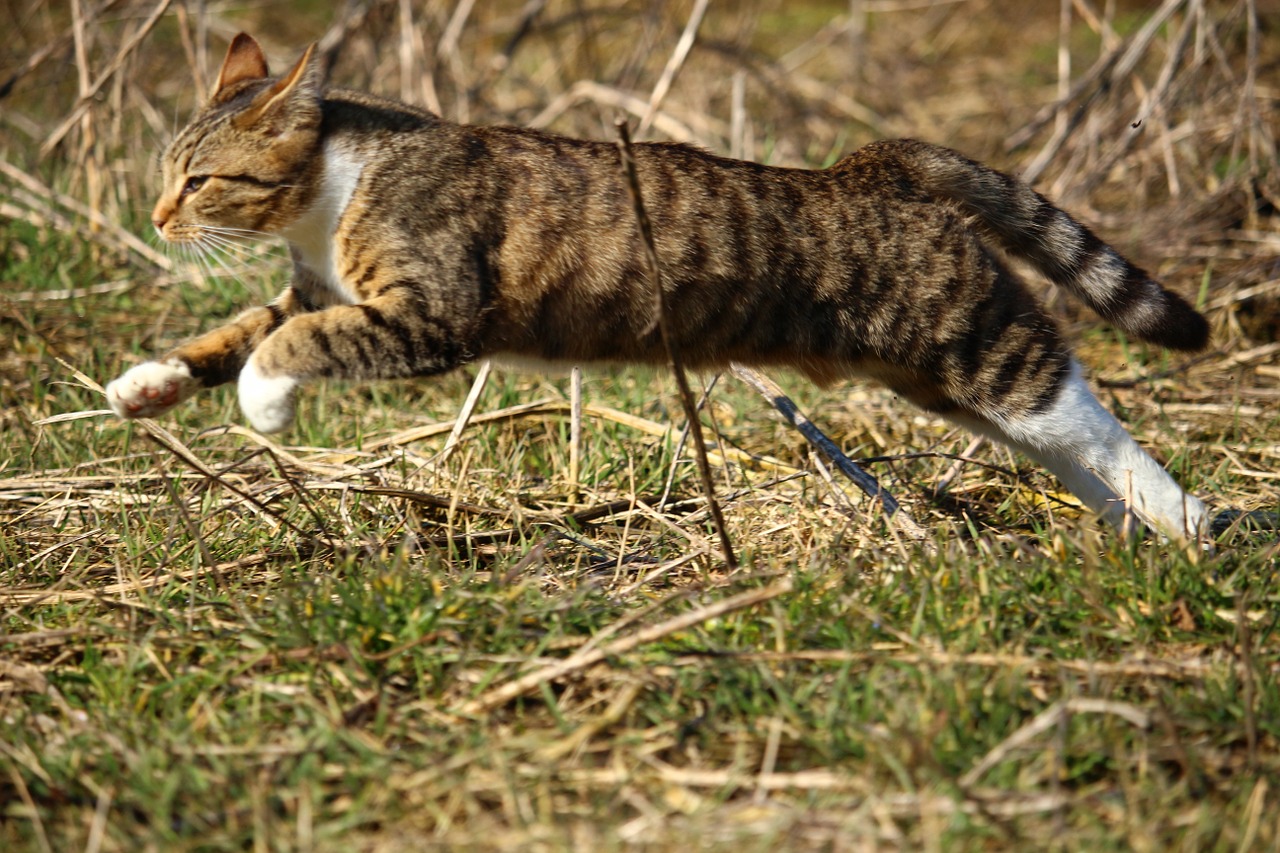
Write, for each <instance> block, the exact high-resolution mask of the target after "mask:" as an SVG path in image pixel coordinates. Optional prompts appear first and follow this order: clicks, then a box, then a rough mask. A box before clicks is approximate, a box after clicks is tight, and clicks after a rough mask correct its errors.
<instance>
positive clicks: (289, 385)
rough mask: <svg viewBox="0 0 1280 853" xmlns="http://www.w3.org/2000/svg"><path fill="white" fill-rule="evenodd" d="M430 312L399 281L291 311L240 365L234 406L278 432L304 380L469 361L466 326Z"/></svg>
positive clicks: (444, 367)
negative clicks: (341, 301)
mask: <svg viewBox="0 0 1280 853" xmlns="http://www.w3.org/2000/svg"><path fill="white" fill-rule="evenodd" d="M438 313H440V312H433V311H431V310H429V309H428V307H427V305H426V303H425V301H424V300H423V298H422V296H421V294H420V292H419V291H418V290H417V289H416V288H415V287H414V286H412V285H411V284H409V283H405V285H403V286H400V287H392V288H390V289H388V290H387V291H384V293H383V294H382V295H380V296H377V297H374V298H372V299H369V300H368V301H366V302H360V303H357V304H355V305H339V306H335V307H333V308H327V309H325V310H323V311H318V312H315V313H312V314H306V315H302V316H297V317H293V318H292V319H290V320H288V321H286V322H285V323H284V324H282V325H281V326H280V328H279V329H277V330H276V331H275V332H273V333H272V334H270V335H269V336H268V337H267V339H266V340H264V341H263V342H262V344H261V345H259V346H258V347H257V348H256V349H255V350H254V351H253V354H252V355H251V356H250V357H249V359H248V361H247V362H246V363H245V366H244V369H243V370H242V371H241V372H240V387H239V392H240V410H241V411H242V412H244V414H245V417H247V418H248V419H249V422H250V423H251V424H252V425H253V427H254V429H256V430H258V431H259V432H279V431H280V430H283V429H284V428H286V427H287V426H289V424H290V423H291V422H292V421H293V410H294V397H295V394H296V392H297V388H298V386H299V385H301V384H302V383H303V382H305V381H307V380H309V379H317V378H334V379H400V378H406V377H410V376H429V375H432V374H437V373H444V372H446V371H448V370H452V369H453V368H455V367H458V366H460V365H462V364H465V363H466V362H468V361H471V360H472V359H474V358H475V357H476V355H477V353H476V352H475V351H474V350H475V346H474V339H473V335H472V334H471V333H470V332H469V331H468V329H469V328H470V327H471V325H472V324H471V323H469V322H467V321H466V320H465V318H461V317H459V318H451V319H449V320H443V319H440V317H438V316H437V314H438Z"/></svg>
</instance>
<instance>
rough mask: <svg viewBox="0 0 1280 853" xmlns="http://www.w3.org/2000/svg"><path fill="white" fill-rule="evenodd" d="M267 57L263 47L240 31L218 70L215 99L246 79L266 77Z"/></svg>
mask: <svg viewBox="0 0 1280 853" xmlns="http://www.w3.org/2000/svg"><path fill="white" fill-rule="evenodd" d="M267 74H268V72H267V58H266V56H264V55H263V53H262V48H261V47H260V46H259V45H258V43H257V42H256V41H254V39H253V36H251V35H249V34H248V33H240V34H238V35H237V36H236V37H235V38H233V39H232V40H231V46H230V47H228V48H227V58H226V59H224V60H222V70H221V71H219V72H218V83H217V85H216V86H214V89H213V100H214V101H217V100H219V98H220V97H221V96H222V94H223V93H224V92H226V91H227V90H228V89H230V88H231V87H232V86H234V85H235V84H236V83H240V82H242V81H244V80H261V79H262V78H264V77H266V76H267Z"/></svg>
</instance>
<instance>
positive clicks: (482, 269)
mask: <svg viewBox="0 0 1280 853" xmlns="http://www.w3.org/2000/svg"><path fill="white" fill-rule="evenodd" d="M266 73H267V72H266V63H265V60H263V58H262V54H261V50H260V49H259V48H258V46H257V44H256V43H255V42H253V40H252V39H250V38H249V37H248V36H244V35H241V36H238V37H237V38H236V39H235V41H234V42H233V43H232V47H231V49H230V50H229V52H228V57H227V60H226V63H225V64H224V67H223V71H222V74H221V75H220V77H219V87H218V90H217V92H216V94H215V95H214V97H213V100H212V101H211V103H210V104H209V105H208V106H207V107H206V108H205V109H204V110H203V111H201V112H200V113H199V114H198V115H197V116H196V117H195V118H194V119H193V120H192V123H191V124H190V125H189V126H188V127H187V128H186V129H185V130H184V131H183V132H182V133H180V134H179V135H178V137H177V139H175V141H174V142H173V144H172V145H171V146H170V147H169V149H168V151H167V152H166V156H165V164H164V175H163V179H164V187H163V191H162V193H161V197H160V200H159V202H158V203H157V205H156V208H155V211H154V213H153V219H154V220H155V225H156V228H157V229H158V231H159V232H160V234H161V235H162V236H163V237H164V239H166V240H169V241H172V242H177V243H187V244H192V245H196V246H201V245H208V244H211V243H214V242H216V241H217V240H218V239H225V238H221V237H219V235H227V234H230V235H236V238H237V239H238V238H239V236H249V235H258V234H275V235H280V236H282V237H284V238H285V239H286V240H287V241H288V242H289V244H290V248H291V252H292V256H293V259H294V277H293V281H292V282H291V284H290V286H289V287H288V288H287V289H286V291H285V292H284V293H283V294H281V296H280V298H279V299H277V300H276V301H275V302H274V303H273V304H272V305H270V306H266V307H264V308H257V309H253V310H251V311H248V312H246V313H244V314H242V315H241V316H240V317H238V318H236V319H235V320H234V321H232V322H231V323H230V324H228V325H226V326H224V327H222V328H220V329H216V330H214V331H212V332H210V333H208V334H206V335H204V336H203V337H201V338H198V339H196V340H195V341H192V342H191V343H188V344H185V345H183V346H180V347H178V348H177V349H175V350H174V351H173V352H171V353H169V354H167V355H166V356H164V357H163V358H162V359H161V361H160V362H157V363H153V364H161V365H169V367H167V368H157V367H154V366H153V367H147V366H146V365H143V366H140V367H139V368H135V369H134V370H133V371H130V372H129V373H128V374H126V375H125V377H122V378H121V379H120V380H117V382H115V383H112V386H111V387H110V389H109V391H108V396H109V398H110V400H111V404H112V406H113V408H115V410H116V411H117V412H119V413H120V414H121V415H123V416H126V417H133V416H138V415H141V414H144V413H147V414H154V413H156V412H157V411H158V410H162V409H163V408H165V407H167V406H169V405H173V404H175V403H176V402H177V401H178V400H179V399H181V398H182V397H184V396H186V395H187V394H189V393H191V392H192V391H193V390H194V388H195V387H197V386H198V385H201V384H202V385H204V386H213V385H217V384H220V383H223V382H228V381H232V380H235V379H238V380H239V382H240V399H241V405H242V409H243V410H244V412H245V414H246V415H247V416H248V417H249V419H250V421H251V422H252V423H253V424H254V425H255V426H256V427H258V428H260V429H264V430H278V429H283V428H285V427H286V426H288V424H289V422H290V421H291V419H292V416H293V415H292V413H293V398H294V395H295V393H296V391H297V389H298V387H299V386H300V385H301V384H303V383H305V382H307V381H309V380H313V379H318V378H325V377H333V378H343V379H379V378H394V377H407V376H428V375H432V374H438V373H441V372H444V371H447V370H451V369H453V368H456V367H458V366H459V365H462V364H465V363H467V362H469V361H472V360H474V359H477V358H481V357H490V356H492V357H507V358H509V359H514V360H517V361H524V362H528V361H538V362H559V363H561V364H573V363H586V362H647V363H662V362H664V361H665V353H664V350H663V347H662V345H661V341H660V339H659V336H658V332H657V330H656V324H655V322H654V317H653V315H652V311H653V300H652V299H651V297H650V294H649V284H648V278H647V275H646V273H645V267H644V259H643V253H642V244H641V242H640V235H639V231H638V228H637V226H636V223H635V218H634V215H633V212H632V209H631V206H630V204H629V202H628V200H627V194H626V189H625V186H624V184H623V181H622V176H621V170H620V169H619V162H618V152H617V149H616V147H615V146H614V145H613V144H611V143H606V142H591V141H584V140H576V139H567V138H563V137H558V136H554V135H551V134H546V133H540V132H537V131H532V130H526V129H520V128H509V127H471V126H463V125H456V124H452V123H449V122H446V121H444V120H442V119H440V118H439V117H437V116H435V115H433V114H431V113H429V112H426V111H424V110H421V109H417V108H414V107H410V106H406V105H403V104H399V103H396V102H394V101H390V100H386V99H382V98H377V97H374V96H372V95H368V94H364V93H360V92H352V91H347V90H341V89H326V88H324V87H323V85H322V81H321V74H320V68H319V63H318V62H317V61H315V60H314V59H313V57H312V53H311V51H308V52H307V53H306V54H305V55H304V56H303V57H302V59H301V60H300V61H299V62H298V63H297V65H295V66H294V68H293V69H292V70H290V71H289V72H288V73H287V74H285V75H283V76H282V77H280V78H271V77H268V76H266ZM635 157H636V168H637V173H638V176H639V179H640V182H641V186H642V188H643V192H644V194H645V201H646V206H647V207H648V210H649V214H650V218H651V219H652V223H653V227H654V232H655V234H656V244H657V245H656V248H657V254H658V259H659V263H660V266H661V273H662V280H663V283H664V286H665V287H666V289H667V291H668V293H667V300H666V301H667V304H668V305H669V306H670V310H671V314H672V320H673V326H674V329H675V331H676V334H677V337H678V340H679V345H680V347H681V349H682V353H683V356H684V359H685V360H686V362H688V363H689V364H691V365H693V366H695V367H702V368H717V367H722V366H724V365H727V364H728V363H730V362H733V361H737V362H743V363H747V364H755V365H762V366H788V367H792V368H795V369H798V370H800V371H802V372H804V373H806V374H808V375H809V376H811V377H812V378H813V379H815V380H816V381H819V382H832V381H836V380H839V379H842V378H845V377H848V376H851V375H862V376H870V377H872V378H875V379H878V380H880V381H882V382H885V383H886V384H888V385H889V386H891V387H892V388H894V389H895V390H896V391H898V392H899V393H901V394H902V395H904V396H906V397H907V398H909V399H911V400H913V401H914V402H916V403H917V404H919V405H921V406H923V407H925V408H928V409H930V410H932V411H935V412H938V413H941V414H943V415H946V416H948V417H951V418H953V419H955V420H956V421H958V422H961V423H964V424H967V425H969V426H971V427H973V428H974V429H976V430H979V431H983V432H986V433H988V434H991V435H993V436H995V437H997V438H1000V439H1001V440H1004V441H1006V442H1008V443H1010V444H1012V445H1013V446H1016V447H1020V448H1022V449H1025V450H1027V452H1028V453H1030V454H1031V455H1033V457H1035V458H1039V459H1041V460H1042V461H1045V463H1046V464H1047V465H1049V467H1051V468H1054V470H1056V471H1058V472H1059V473H1060V475H1061V476H1063V477H1064V479H1067V480H1069V481H1071V482H1072V483H1074V484H1075V487H1078V488H1080V489H1081V491H1084V492H1086V493H1087V495H1085V496H1084V497H1085V498H1086V500H1090V501H1091V502H1092V503H1093V504H1094V506H1095V509H1098V510H1099V512H1101V513H1102V514H1104V515H1112V516H1114V515H1115V512H1113V511H1111V510H1112V509H1113V507H1110V506H1109V505H1108V504H1109V502H1113V501H1115V500H1119V498H1118V497H1117V496H1121V495H1127V494H1129V492H1128V491H1126V489H1131V488H1132V483H1128V482H1121V480H1122V479H1123V478H1124V477H1125V476H1128V475H1124V474H1123V473H1117V472H1123V471H1132V470H1133V468H1132V466H1131V465H1130V466H1128V467H1125V466H1126V465H1127V464H1128V463H1127V462H1124V460H1128V459H1131V458H1132V452H1131V448H1129V447H1128V445H1124V444H1123V442H1119V441H1116V440H1113V439H1114V434H1115V429H1116V428H1119V425H1118V424H1115V427H1114V428H1113V427H1112V426H1111V425H1110V424H1109V423H1106V422H1104V421H1105V419H1104V418H1102V415H1097V424H1096V429H1094V430H1093V431H1092V432H1090V431H1088V430H1085V431H1084V432H1082V433H1081V434H1082V435H1095V436H1101V437H1103V438H1099V439H1098V441H1099V442H1102V444H1104V445H1105V447H1104V448H1103V449H1102V450H1100V451H1099V452H1098V454H1092V455H1091V453H1092V451H1093V450H1094V449H1096V448H1094V447H1093V444H1091V443H1090V441H1091V440H1086V441H1085V442H1084V444H1081V443H1080V441H1078V440H1077V439H1078V438H1079V436H1073V435H1072V434H1071V431H1070V429H1069V428H1067V427H1066V426H1064V425H1068V424H1069V422H1070V419H1069V418H1064V417H1063V416H1062V415H1063V407H1064V406H1074V405H1076V402H1071V401H1077V402H1078V401H1079V399H1081V398H1080V396H1079V388H1080V387H1084V386H1083V385H1082V383H1081V382H1080V380H1079V379H1078V369H1077V367H1076V366H1075V364H1074V362H1073V361H1072V359H1071V356H1070V349H1069V347H1068V345H1067V343H1066V342H1065V341H1064V340H1063V338H1062V336H1061V334H1060V333H1059V331H1058V329H1057V328H1056V326H1055V324H1054V323H1053V321H1052V320H1051V319H1050V318H1049V317H1048V316H1047V315H1046V314H1045V312H1044V311H1043V310H1042V309H1041V308H1040V306H1039V304H1038V303H1037V301H1036V299H1035V298H1034V296H1033V295H1032V294H1031V292H1030V291H1029V290H1028V289H1027V287H1026V285H1025V284H1024V283H1023V282H1022V281H1020V280H1019V278H1018V277H1017V276H1015V275H1014V274H1013V273H1012V272H1011V271H1010V270H1009V268H1008V267H1007V266H1006V265H1005V263H1004V262H1003V260H1002V256H1001V254H1000V252H999V251H996V250H995V249H997V248H998V249H999V250H1002V251H1003V252H1006V253H1008V254H1011V255H1015V256H1018V257H1021V258H1024V259H1026V260H1028V261H1030V262H1031V263H1032V264H1034V265H1035V266H1037V267H1039V268H1040V270H1041V271H1042V272H1044V274H1045V275H1046V276H1047V277H1049V278H1050V279H1051V280H1053V281H1055V282H1057V283H1059V284H1062V285H1063V286H1064V287H1066V288H1068V289H1069V290H1070V291H1071V292H1072V293H1074V294H1076V295H1077V296H1079V297H1080V298H1081V299H1083V300H1084V301H1085V302H1086V303H1088V304H1089V305H1090V306H1092V307H1093V308H1094V309H1095V310H1097V311H1098V312H1099V313H1100V314H1101V315H1102V316H1103V317H1105V318H1107V319H1108V320H1110V321H1111V322H1113V323H1115V324H1116V325H1117V326H1118V327H1119V328H1121V329H1123V330H1125V331H1126V332H1128V333H1130V334H1133V335H1136V336H1138V337H1142V338H1145V339H1147V340H1152V341H1155V342H1157V343H1162V344H1165V345H1168V346H1173V347H1181V348H1194V347H1197V346H1200V345H1202V344H1203V343H1204V340H1205V336H1206V325H1205V323H1204V320H1203V319H1202V318H1201V317H1200V316H1199V315H1198V314H1196V313H1195V312H1194V311H1193V310H1192V309H1191V308H1190V307H1189V306H1187V304H1186V303H1185V302H1184V301H1183V300H1182V299H1181V298H1179V297H1177V296H1176V295H1174V294H1172V293H1171V292H1169V291H1167V290H1165V289H1163V288H1162V287H1161V286H1160V285H1159V284H1157V283H1156V282H1154V281H1152V280H1151V279H1150V278H1149V277H1148V276H1147V275H1146V274H1145V273H1143V272H1142V271H1140V270H1138V269H1137V268H1136V267H1134V266H1133V265H1131V264H1129V262H1128V261H1126V260H1124V259H1123V258H1121V257H1120V256H1119V255H1118V254H1116V253H1115V251H1114V250H1113V249H1111V248H1110V247H1108V246H1106V245H1105V244H1104V243H1102V242H1101V241H1100V240H1098V238H1097V237H1095V236H1094V235H1093V234H1092V233H1091V232H1089V231H1088V229H1086V228H1085V227H1084V226H1082V225H1080V224H1078V223H1077V222H1075V221H1074V220H1072V219H1071V218H1070V217H1069V216H1067V214H1065V213H1063V212H1062V211H1060V210H1058V209H1057V208H1055V207H1054V206H1053V205H1051V204H1050V203H1049V202H1048V201H1046V200H1045V199H1044V198H1043V197H1042V196H1040V195H1038V194H1037V193H1035V192H1034V191H1033V190H1032V189H1030V188H1029V187H1027V186H1025V185H1024V184H1022V183H1019V182H1018V181H1016V180H1015V179H1013V178H1010V177H1008V176H1006V175H1003V174H1000V173H999V172H995V171H992V170H990V169H988V168H986V167H984V166H981V165H979V164H977V163H974V162H973V161H970V160H968V159H966V158H964V157H962V156H961V155H959V154H956V153H955V152H952V151H949V150H946V149H943V148H939V147H936V146H932V145H927V144H925V143H921V142H915V141H910V140H900V141H896V142H881V143H876V144H874V145H870V146H867V147H866V148H863V149H861V150H860V151H857V152H855V153H854V154H852V155H850V156H849V157H847V158H845V159H844V160H842V161H841V162H839V163H838V164H836V165H835V166H833V167H832V168H830V169H826V170H821V171H810V170H803V169H781V168H774V167H768V166H762V165H758V164H755V163H747V162H742V161H737V160H729V159H725V158H722V157H717V156H715V155H712V154H709V153H706V152H704V151H700V150H697V149H694V148H691V147H688V146H683V145H670V144H644V145H638V146H636V149H635ZM228 229H230V230H228ZM174 365H176V366H177V367H174ZM1086 393H1087V389H1086ZM1064 401H1067V402H1064ZM1095 403H1096V401H1095ZM1090 411H1092V409H1090ZM1097 411H1098V412H1102V410H1101V408H1100V407H1098V408H1097ZM1103 414H1105V413H1103ZM1107 417H1109V416H1107ZM1028 425H1036V426H1035V427H1034V429H1032V428H1031V427H1029V426H1028ZM1120 432H1121V433H1123V429H1120ZM1033 433H1034V434H1033ZM1036 435H1039V436H1040V438H1039V439H1037V438H1036ZM1125 438H1127V435H1126V436H1125ZM1129 441H1130V444H1131V443H1132V442H1131V440H1129ZM1094 443H1095V444H1096V443H1097V442H1094ZM1107 448H1110V449H1107ZM1134 448H1136V445H1135V446H1134ZM1137 452H1138V453H1141V451H1137ZM1099 454H1100V455H1099ZM1117 454H1118V455H1117ZM1112 457H1114V459H1113V458H1112ZM1144 458H1146V457H1145V455H1144ZM1066 459H1074V460H1077V461H1075V462H1070V463H1068V462H1065V461H1063V460H1066ZM1080 460H1092V461H1087V462H1084V461H1080ZM1116 460H1120V461H1116ZM1112 462H1115V463H1116V464H1111V463H1112ZM1148 462H1150V460H1149V458H1148ZM1082 466H1083V467H1082ZM1140 467H1142V470H1143V471H1144V472H1145V473H1143V474H1141V475H1140V480H1141V482H1139V484H1138V485H1139V487H1140V490H1142V491H1143V493H1144V494H1143V495H1139V496H1138V497H1139V498H1143V497H1144V496H1151V497H1152V500H1150V501H1147V500H1134V501H1132V502H1131V503H1132V508H1133V509H1134V511H1135V512H1138V513H1139V514H1140V515H1142V514H1143V513H1144V512H1145V510H1144V509H1143V507H1144V506H1148V505H1150V506H1156V507H1159V508H1160V509H1157V510H1156V511H1154V512H1152V513H1149V514H1147V515H1146V516H1144V517H1145V518H1147V520H1148V521H1150V522H1151V523H1153V524H1155V526H1157V527H1160V528H1162V529H1164V530H1166V531H1167V532H1172V533H1173V534H1175V535H1185V534H1186V533H1187V532H1188V531H1192V532H1193V533H1194V532H1195V531H1197V530H1198V529H1199V528H1200V521H1199V515H1196V514H1195V513H1192V514H1191V515H1185V514H1184V516H1183V517H1178V518H1174V517H1172V515H1171V510H1170V509H1169V508H1170V507H1172V506H1174V505H1175V504H1177V503H1178V501H1177V500H1173V499H1170V498H1169V495H1170V494H1173V493H1175V492H1176V495H1182V494H1183V493H1182V492H1181V490H1180V489H1178V487H1177V486H1176V484H1173V482H1172V480H1169V479H1168V477H1167V475H1164V474H1163V472H1162V471H1161V472H1160V476H1161V477H1163V479H1160V477H1157V476H1155V475H1154V474H1152V473H1151V472H1152V470H1153V469H1154V470H1155V471H1159V467H1158V466H1156V465H1155V463H1154V462H1150V465H1144V466H1140ZM1090 472H1092V473H1090ZM1099 478H1100V479H1099ZM1069 484H1070V483H1069ZM1171 490H1173V491H1171ZM1190 500H1192V501H1194V498H1192V499H1190ZM1197 503H1198V502H1197ZM1121 515H1123V512H1121Z"/></svg>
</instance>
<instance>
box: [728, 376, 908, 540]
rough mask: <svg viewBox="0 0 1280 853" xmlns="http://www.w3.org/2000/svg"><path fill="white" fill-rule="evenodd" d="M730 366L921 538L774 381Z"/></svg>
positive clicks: (888, 496)
mask: <svg viewBox="0 0 1280 853" xmlns="http://www.w3.org/2000/svg"><path fill="white" fill-rule="evenodd" d="M730 369H731V370H733V375H734V376H736V377H738V378H739V379H741V380H742V381H743V382H744V383H745V384H747V385H749V386H751V387H752V388H753V389H755V391H756V393H758V394H759V395H760V396H762V397H764V398H765V399H766V400H768V401H769V402H770V403H771V404H772V405H773V407H774V408H775V409H777V410H778V411H779V412H780V413H781V414H782V416H783V417H784V418H786V419H787V422H788V423H790V424H791V425H792V426H793V427H795V428H796V429H797V430H799V431H800V434H801V435H803V436H804V437H805V440H807V441H808V442H809V443H810V444H812V445H813V446H814V447H816V448H817V449H818V450H820V451H821V452H822V454H823V455H824V456H826V457H827V458H828V459H830V460H831V461H832V462H833V463H834V464H835V466H836V467H837V468H838V469H839V470H840V473H841V474H844V475H845V476H846V477H848V478H849V481H850V482H852V483H853V484H854V485H855V486H857V487H858V488H859V489H861V490H862V491H863V492H865V493H866V494H867V495H868V496H869V497H871V498H872V499H873V500H875V501H876V502H877V503H879V504H880V506H881V508H883V509H884V513H885V515H886V516H888V517H889V519H890V520H892V521H893V523H894V524H897V525H898V527H899V528H900V529H901V530H902V531H903V532H904V533H906V534H908V535H909V536H910V537H911V538H913V539H924V529H923V528H921V527H920V525H919V524H917V523H916V521H915V519H913V518H912V517H911V516H910V515H909V514H908V513H907V511H906V510H904V509H902V506H901V504H899V503H898V499H897V498H895V497H894V496H893V495H891V494H889V492H887V491H885V489H884V487H882V486H881V485H880V481H879V480H877V479H876V478H875V477H873V476H871V475H870V474H868V473H867V472H866V470H864V469H863V468H862V466H860V465H859V464H858V463H857V462H854V461H853V460H852V459H850V458H849V457H848V456H846V455H845V454H844V453H843V452H841V450H840V448H839V447H837V446H836V443H835V442H834V441H832V440H831V439H830V438H828V437H827V435H826V433H824V432H823V431H822V430H820V429H818V427H817V426H815V425H814V423H813V421H811V420H809V418H808V417H806V416H805V413H804V412H802V411H800V409H799V407H797V406H796V404H795V403H794V402H793V401H792V400H791V398H790V397H788V396H787V395H786V393H785V392H784V391H783V390H782V388H781V387H780V386H779V385H778V384H777V383H776V382H774V381H773V380H772V379H769V377H767V376H765V375H764V374H762V373H759V372H757V371H755V370H752V369H751V368H750V367H747V366H746V365H745V364H738V363H737V362H734V363H733V364H732V365H730Z"/></svg>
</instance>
